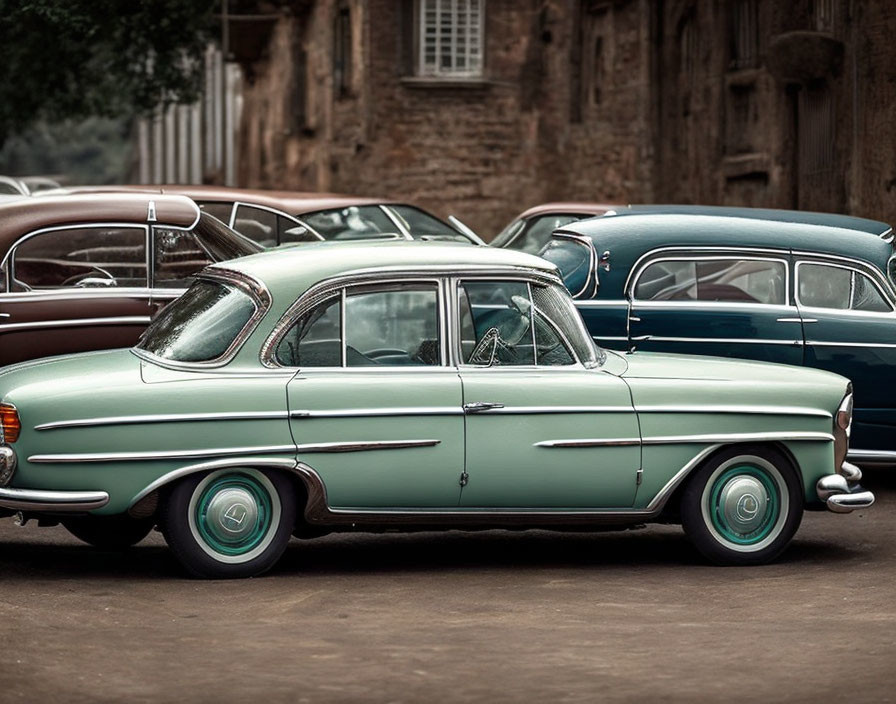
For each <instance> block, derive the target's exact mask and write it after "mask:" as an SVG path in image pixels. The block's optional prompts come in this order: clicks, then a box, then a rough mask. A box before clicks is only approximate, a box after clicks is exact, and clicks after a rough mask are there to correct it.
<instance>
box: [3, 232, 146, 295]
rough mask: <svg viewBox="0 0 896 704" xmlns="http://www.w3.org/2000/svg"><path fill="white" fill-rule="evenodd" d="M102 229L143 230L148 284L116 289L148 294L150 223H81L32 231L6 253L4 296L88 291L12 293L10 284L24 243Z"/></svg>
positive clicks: (73, 289)
mask: <svg viewBox="0 0 896 704" xmlns="http://www.w3.org/2000/svg"><path fill="white" fill-rule="evenodd" d="M101 227H109V228H119V229H132V230H143V248H144V250H145V251H144V258H145V263H146V282H145V286H122V287H120V288H119V287H117V286H116V287H114V290H115V291H118V292H128V293H129V295H133V293H134V292H137V291H139V292H147V291H149V290H150V289H151V288H152V287H151V284H150V281H151V278H150V271H149V270H150V266H151V260H152V253H151V252H150V249H151V247H152V240H151V237H150V229H151V227H150V225H149V224H148V223H140V224H135V223H132V222H114V221H112V222H91V223H80V224H76V225H75V224H73V225H53V226H51V227H42V228H40V229H38V230H32V231H31V232H28V233H26V234H24V235H22V236H21V237H19V238H18V239H17V240H16V241H15V242H13V244H12V245H11V246H10V248H9V249H8V250H7V251H6V254H4V255H3V259H2V260H0V271H3V273H4V274H5V277H6V281H5V285H4V290H3V291H2V293H3V294H8V295H12V296H22V295H28V294H42V293H50V292H54V293H56V292H67V291H71V292H73V293H75V292H77V293H80V292H82V291H86V290H88V289H78V288H75V287H71V288H64V287H55V288H42V289H38V290H31V291H11V290H10V282H11V281H13V280H14V279H15V254H16V251H17V250H18V248H19V247H20V246H21V245H22V243H23V242H26V241H28V240H30V239H32V238H34V237H37V236H38V235H44V234H47V233H50V232H60V231H63V230H89V229H95V228H101ZM102 290H103V292H104V293H106V294H108V293H109V291H107V290H106V289H102ZM14 300H22V299H19V298H17V299H14Z"/></svg>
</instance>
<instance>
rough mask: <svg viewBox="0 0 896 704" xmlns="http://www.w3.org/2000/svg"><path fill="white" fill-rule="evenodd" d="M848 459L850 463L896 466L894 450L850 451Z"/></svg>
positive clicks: (847, 454)
mask: <svg viewBox="0 0 896 704" xmlns="http://www.w3.org/2000/svg"><path fill="white" fill-rule="evenodd" d="M846 459H847V460H849V461H850V462H859V463H862V464H867V463H871V464H894V465H896V452H894V451H893V450H849V452H847V453H846Z"/></svg>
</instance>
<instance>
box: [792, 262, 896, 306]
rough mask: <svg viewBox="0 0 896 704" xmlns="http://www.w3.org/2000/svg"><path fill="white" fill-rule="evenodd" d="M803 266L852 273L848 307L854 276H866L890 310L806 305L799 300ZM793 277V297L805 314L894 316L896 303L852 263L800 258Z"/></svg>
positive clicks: (874, 279)
mask: <svg viewBox="0 0 896 704" xmlns="http://www.w3.org/2000/svg"><path fill="white" fill-rule="evenodd" d="M810 256H812V257H814V255H810ZM805 264H809V265H814V266H828V267H833V268H835V269H845V270H846V271H849V272H852V276H851V277H850V280H849V302H850V305H852V299H853V294H854V291H855V275H856V274H862V275H864V276H866V277H867V278H868V279H869V280H870V281H871V283H872V284H873V285H874V288H875V290H877V292H878V293H879V294H880V296H881V298H882V299H883V300H884V302H885V303H886V304H887V305H888V306H890V310H887V311H883V310H877V311H875V310H854V309H852V308H825V307H823V306H811V305H807V304H805V303H803V302H802V301H801V300H800V290H799V281H800V277H799V270H800V267H801V266H803V265H805ZM869 269H870V267H869ZM872 271H874V273H878V272H877V270H876V269H873V270H872ZM794 276H795V286H794V297H795V300H796V304H797V306H798V307H799V309H800V310H805V311H806V312H811V313H815V314H818V313H828V314H830V313H837V314H846V315H850V316H857V317H869V316H870V317H893V316H894V314H896V301H894V299H893V298H891V297H890V296H888V295H887V293H888V291H887V290H885V289H884V288H883V287H882V286H881V282H880V281H878V280H877V277H875V276H874V275H869V272H866V271H862V270H861V269H860V268H858V267H856V266H854V265H853V264H852V263H850V264H842V263H840V262H835V261H819V260H814V259H812V258H800V259H799V260H798V261H797V262H796V265H795V267H794Z"/></svg>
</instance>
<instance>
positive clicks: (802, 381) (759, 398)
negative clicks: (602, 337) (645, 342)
mask: <svg viewBox="0 0 896 704" xmlns="http://www.w3.org/2000/svg"><path fill="white" fill-rule="evenodd" d="M625 359H626V361H627V362H628V368H627V369H626V370H625V372H623V374H622V377H623V379H625V381H626V383H628V385H629V388H630V389H631V391H632V400H633V401H634V404H635V407H638V406H645V405H654V404H661V405H666V404H672V405H676V404H678V405H680V404H686V405H698V406H699V405H707V406H715V405H740V404H748V405H760V406H763V405H787V406H799V407H814V408H822V409H824V410H826V411H828V412H833V411H834V410H835V409H836V408H837V406H838V405H839V403H840V401H841V400H842V399H843V396H844V394H845V393H846V388H847V385H848V383H849V381H848V380H847V379H846V378H844V377H842V376H840V375H838V374H833V373H831V372H825V371H821V370H819V369H808V368H805V367H792V366H788V365H785V364H771V363H767V362H754V361H748V360H741V359H727V358H725V359H723V358H718V357H699V356H695V355H678V354H660V353H654V352H635V353H634V354H629V355H626V357H625Z"/></svg>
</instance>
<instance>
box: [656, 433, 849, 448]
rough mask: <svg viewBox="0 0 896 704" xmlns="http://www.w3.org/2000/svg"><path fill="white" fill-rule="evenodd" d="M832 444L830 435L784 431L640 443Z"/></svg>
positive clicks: (678, 437)
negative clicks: (769, 442)
mask: <svg viewBox="0 0 896 704" xmlns="http://www.w3.org/2000/svg"><path fill="white" fill-rule="evenodd" d="M769 440H772V441H782V442H788V441H791V442H833V441H834V436H833V435H832V434H831V433H823V432H820V431H802V432H796V433H795V432H790V431H786V430H782V431H773V432H768V433H717V434H706V435H658V436H654V437H647V438H644V439H643V440H642V441H641V442H642V443H643V444H645V445H681V444H688V443H704V442H711V443H719V444H725V443H733V442H763V441H769Z"/></svg>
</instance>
